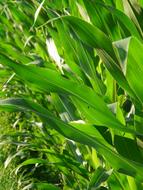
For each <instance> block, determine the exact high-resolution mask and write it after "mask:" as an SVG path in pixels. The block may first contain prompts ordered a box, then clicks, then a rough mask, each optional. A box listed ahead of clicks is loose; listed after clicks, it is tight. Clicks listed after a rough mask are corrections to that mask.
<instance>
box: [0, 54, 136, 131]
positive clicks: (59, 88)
mask: <svg viewBox="0 0 143 190" xmlns="http://www.w3.org/2000/svg"><path fill="white" fill-rule="evenodd" d="M0 59H1V63H2V64H4V65H7V66H9V67H10V68H12V69H13V70H14V71H15V72H16V74H18V75H19V76H20V77H21V79H23V80H24V81H27V82H28V83H30V84H32V85H33V86H34V87H35V88H38V89H40V90H41V91H43V92H49V91H51V92H58V93H66V94H68V95H72V96H74V97H76V98H77V99H79V100H80V101H81V104H82V102H83V106H84V107H85V106H86V107H87V106H89V107H90V108H91V113H93V115H96V118H95V120H96V121H98V123H100V125H104V126H107V127H111V128H113V129H115V130H119V131H124V132H129V133H134V134H136V132H135V131H133V130H132V129H130V128H126V127H124V126H123V125H122V124H121V123H120V122H119V121H118V120H117V119H116V117H115V116H114V115H113V114H112V112H111V111H110V110H109V109H108V107H107V106H106V104H105V102H104V101H103V99H102V97H100V96H99V95H97V94H96V93H95V92H94V91H93V90H92V89H91V88H89V87H88V86H86V85H80V84H78V83H76V82H74V81H71V80H68V79H65V78H64V77H62V76H61V75H60V74H59V73H58V72H56V71H53V70H51V69H45V68H39V67H33V66H25V65H21V64H18V63H15V62H13V61H12V60H10V59H9V58H7V57H6V56H4V55H2V54H0Z"/></svg>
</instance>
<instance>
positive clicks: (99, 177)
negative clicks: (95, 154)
mask: <svg viewBox="0 0 143 190" xmlns="http://www.w3.org/2000/svg"><path fill="white" fill-rule="evenodd" d="M111 174H112V170H109V171H106V170H105V169H104V168H102V167H101V166H99V167H98V168H97V170H96V171H95V172H94V174H93V176H92V178H91V181H90V183H89V187H88V190H90V189H92V188H95V189H97V188H98V187H99V186H100V185H101V184H102V183H103V182H104V181H106V180H107V179H108V177H109V176H110V175H111Z"/></svg>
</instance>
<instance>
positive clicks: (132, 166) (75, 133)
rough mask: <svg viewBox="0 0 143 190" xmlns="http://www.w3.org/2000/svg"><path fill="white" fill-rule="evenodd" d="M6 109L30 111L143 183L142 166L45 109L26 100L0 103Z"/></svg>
mask: <svg viewBox="0 0 143 190" xmlns="http://www.w3.org/2000/svg"><path fill="white" fill-rule="evenodd" d="M1 108H2V109H5V110H7V108H8V109H9V108H10V109H11V111H17V110H19V111H20V110H21V111H32V112H34V113H36V114H37V115H38V116H40V117H41V118H43V119H44V120H46V121H47V122H48V121H49V122H51V123H52V127H53V128H54V129H55V130H57V131H58V132H59V133H61V134H62V135H64V136H65V137H67V138H69V139H71V140H74V141H76V142H79V143H82V144H85V145H88V146H92V147H94V148H95V149H96V150H97V151H98V152H99V153H100V154H101V155H104V157H105V158H106V160H107V161H108V162H109V163H110V164H111V165H112V166H113V167H114V168H115V169H116V170H117V171H119V172H122V173H125V174H127V175H131V176H134V177H135V178H136V179H137V180H139V181H143V177H142V170H143V165H142V164H139V163H136V162H133V161H130V160H128V159H126V158H124V157H122V156H120V155H119V154H117V153H116V152H114V151H113V150H111V149H110V148H108V147H106V146H105V145H103V144H102V143H100V142H99V141H98V140H97V139H96V137H94V138H93V137H91V136H89V135H88V134H87V133H86V132H82V131H80V130H78V129H76V128H74V127H72V126H71V125H69V124H66V123H64V122H63V121H61V120H60V119H58V118H56V117H55V116H53V114H51V113H50V112H49V111H48V110H47V109H45V108H44V107H41V106H40V105H38V104H36V103H34V102H31V101H29V100H27V99H7V100H3V101H2V100H1V101H0V109H1Z"/></svg>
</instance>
